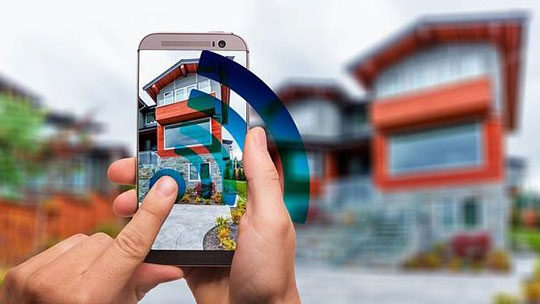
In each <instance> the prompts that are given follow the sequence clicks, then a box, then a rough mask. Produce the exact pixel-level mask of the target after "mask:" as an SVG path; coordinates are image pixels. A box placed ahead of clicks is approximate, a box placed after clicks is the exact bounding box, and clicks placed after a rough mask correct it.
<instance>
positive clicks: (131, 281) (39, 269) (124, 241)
mask: <svg viewBox="0 0 540 304" xmlns="http://www.w3.org/2000/svg"><path fill="white" fill-rule="evenodd" d="M176 192H177V185H176V182H175V181H174V180H173V179H172V178H170V177H163V178H161V179H160V180H159V181H158V182H157V183H156V185H155V186H154V187H153V188H152V189H151V190H150V192H149V193H148V195H147V196H146V198H145V200H144V203H143V204H142V207H141V208H140V209H139V210H138V211H137V212H136V213H134V217H133V219H132V220H131V221H130V222H129V223H128V224H127V225H126V226H125V227H124V229H123V230H122V231H121V232H120V234H119V235H118V236H117V237H116V238H115V239H112V238H111V237H109V236H108V235H106V234H104V233H96V234H94V235H91V236H86V235H83V234H77V235H74V236H72V237H70V238H68V239H66V240H64V241H62V242H60V243H58V244H56V245H55V246H53V247H51V248H49V249H47V250H45V251H44V252H42V253H40V254H38V255H36V256H35V257H33V258H31V259H29V260H28V261H26V262H24V263H23V264H21V265H19V266H17V267H15V268H13V269H11V270H10V271H9V272H8V274H7V275H6V277H5V280H4V283H3V288H2V290H1V291H0V303H2V304H11V303H17V304H20V303H83V304H84V303H136V302H138V301H139V300H140V299H141V298H142V297H143V296H144V294H145V293H146V292H147V291H149V290H150V289H152V288H153V287H155V286H156V285H158V284H159V283H162V282H166V281H171V280H176V279H179V278H181V277H182V275H183V272H182V270H181V269H180V268H178V267H174V266H166V265H154V264H146V263H142V262H143V260H144V258H145V257H146V255H147V254H148V252H149V250H150V248H151V246H152V243H153V242H154V239H155V237H156V236H157V234H158V232H159V229H160V228H161V225H162V224H163V221H164V220H165V218H166V217H167V215H168V214H169V212H170V210H171V207H172V204H173V202H174V200H175V198H176Z"/></svg>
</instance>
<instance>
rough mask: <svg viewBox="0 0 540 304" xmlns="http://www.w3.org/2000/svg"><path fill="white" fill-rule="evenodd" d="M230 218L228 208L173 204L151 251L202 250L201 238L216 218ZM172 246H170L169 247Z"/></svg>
mask: <svg viewBox="0 0 540 304" xmlns="http://www.w3.org/2000/svg"><path fill="white" fill-rule="evenodd" d="M220 216H223V217H230V216H231V212H230V208H229V207H228V206H223V205H188V204H185V205H184V204H175V205H173V209H172V210H171V213H170V214H169V217H168V218H167V220H166V221H165V223H164V224H163V226H162V227H161V230H160V231H159V234H158V236H157V238H156V241H155V242H154V245H153V246H152V249H161V250H175V249H183V250H202V249H203V238H204V235H205V234H206V232H208V230H210V229H212V227H214V226H215V223H216V218H217V217H220ZM171 245H172V246H171Z"/></svg>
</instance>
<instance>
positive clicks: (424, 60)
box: [0, 1, 540, 303]
mask: <svg viewBox="0 0 540 304" xmlns="http://www.w3.org/2000/svg"><path fill="white" fill-rule="evenodd" d="M200 8H203V9H202V10H201V13H196V14H193V13H192V12H193V10H195V9H200ZM539 9H540V3H537V2H533V1H490V2H489V6H486V4H485V3H484V2H480V1H478V2H475V1H451V2H436V1H407V2H402V1H376V2H375V1H331V2H330V1H324V2H323V1H320V2H312V1H310V2H307V1H295V2H294V3H291V2H290V1H265V2H254V1H215V2H209V3H205V4H204V5H202V3H201V2H182V1H152V2H151V3H150V2H148V1H146V2H144V1H130V2H127V1H126V2H120V1H116V2H110V1H109V2H105V1H93V2H91V3H90V2H85V3H76V2H73V1H58V2H43V1H41V2H37V1H36V2H28V1H16V2H7V3H3V4H2V18H0V34H1V37H2V42H1V47H0V284H1V278H2V276H3V275H4V274H5V272H6V271H7V269H9V268H10V267H12V266H13V265H16V264H17V263H20V262H22V261H24V260H25V259H27V258H28V257H30V256H32V255H33V254H35V253H37V252H39V251H41V250H43V249H45V248H47V247H49V246H51V245H53V244H55V243H56V242H58V241H59V240H61V239H63V238H65V237H67V236H69V235H72V234H74V233H77V232H83V233H93V232H96V231H104V232H106V233H108V234H110V235H113V236H114V235H116V233H118V231H119V229H121V227H122V225H123V224H124V223H123V222H122V220H120V219H118V218H116V217H115V216H114V214H112V210H111V202H112V199H113V198H114V197H115V195H116V194H117V193H118V192H119V191H123V190H125V188H122V187H118V186H114V185H111V184H110V183H109V182H108V181H107V179H106V169H107V167H108V165H109V164H110V163H111V162H112V161H113V160H115V159H118V158H121V157H127V156H133V155H134V154H135V151H136V135H137V134H136V132H137V131H136V130H137V127H136V124H137V116H136V112H135V101H136V92H137V91H136V76H137V75H136V64H137V56H136V49H137V45H138V42H139V41H140V39H142V37H144V36H145V35H146V34H148V33H151V32H163V31H216V30H221V31H231V32H234V33H236V34H239V35H240V36H242V37H243V38H244V39H246V41H247V43H248V45H249V47H250V52H251V53H250V61H251V69H252V70H253V71H254V72H255V73H256V74H257V75H258V76H259V77H261V78H262V79H263V80H265V81H266V82H267V83H268V84H269V85H271V86H272V87H273V88H274V89H275V90H276V92H277V93H278V94H279V95H280V97H281V99H282V101H283V102H284V103H285V104H286V106H287V107H288V109H289V111H290V112H291V115H292V116H293V118H294V120H295V122H296V123H297V125H298V128H299V130H300V132H301V134H302V137H303V140H304V145H305V148H306V150H307V154H308V162H309V166H310V178H311V206H310V212H309V218H308V223H307V224H306V225H298V226H297V277H298V285H299V289H300V294H301V296H302V299H303V300H304V302H306V303H396V302H400V303H456V302H457V303H522V302H523V303H525V302H532V303H534V302H535V301H536V302H538V301H540V266H537V264H536V259H537V254H539V253H540V156H539V155H540V141H538V140H537V138H538V135H537V133H536V132H537V131H538V130H539V128H540V119H538V115H539V114H538V113H540V104H539V103H538V102H537V101H536V96H538V95H539V94H540V88H539V87H538V86H537V85H536V84H537V83H538V82H539V81H540V61H539V59H538V58H537V56H534V54H537V53H538V52H539V51H540V41H538V40H537V39H536V37H538V36H539V34H540V25H539V24H538V21H537V19H536V17H535V16H536V13H537V11H538V10H539ZM130 113H132V114H133V115H131V114H130ZM259 123H260V122H258V121H254V122H252V125H256V124H259ZM297 153H298V152H297V150H295V147H290V149H289V150H288V151H287V153H283V154H282V155H276V154H274V157H275V160H276V162H278V161H279V162H280V163H281V164H282V165H283V167H284V168H285V170H284V171H285V174H291V175H292V176H293V177H294V176H298V177H302V175H303V174H305V172H299V171H298V170H295V168H296V166H295V159H296V158H297ZM458 296H459V300H456V297H458ZM143 302H145V303H178V302H180V303H184V302H188V303H189V302H193V298H192V297H191V295H190V294H189V291H188V289H187V287H186V285H185V282H184V281H177V282H171V283H167V284H163V285H161V286H159V287H158V288H156V289H155V290H153V291H152V292H150V293H149V294H148V295H147V296H146V297H145V299H144V300H143Z"/></svg>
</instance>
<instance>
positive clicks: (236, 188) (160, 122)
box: [137, 32, 249, 266]
mask: <svg viewBox="0 0 540 304" xmlns="http://www.w3.org/2000/svg"><path fill="white" fill-rule="evenodd" d="M205 50H206V51H211V52H215V53H217V54H219V55H222V56H224V57H226V58H228V59H229V60H233V61H234V62H236V63H238V64H240V65H242V66H244V67H246V68H247V67H248V62H249V57H248V56H249V52H248V48H247V45H246V43H245V42H244V40H243V39H242V38H240V37H239V36H237V35H234V34H232V33H221V32H219V33H166V34H165V33H163V34H161V33H160V34H151V35H148V36H146V37H144V38H143V39H142V41H141V42H140V45H139V49H138V77H137V96H138V98H137V124H138V125H137V140H138V143H137V149H138V151H137V164H138V168H137V192H138V203H139V206H140V204H144V198H145V196H146V194H147V192H148V191H149V189H151V187H152V186H153V185H154V183H155V182H156V181H157V180H158V179H159V178H160V177H162V176H165V175H167V176H170V177H172V178H174V180H175V181H176V182H177V184H178V189H179V190H178V196H177V198H176V202H175V204H174V205H173V208H172V210H171V212H170V214H169V216H168V218H167V219H166V220H165V223H164V224H163V226H162V228H161V230H160V232H159V234H158V236H157V238H156V240H155V242H154V244H153V246H152V250H151V251H150V253H149V254H148V256H147V258H146V261H147V262H151V263H159V264H170V265H184V266H227V265H230V264H231V261H232V257H233V254H234V250H235V248H236V238H237V235H238V222H239V220H240V218H241V217H242V215H243V214H244V212H245V208H246V197H247V193H246V192H247V185H246V179H245V175H244V172H243V164H242V151H243V146H242V145H243V143H241V142H239V140H238V138H235V137H234V136H233V135H231V134H235V136H236V137H238V136H237V134H241V133H238V132H243V134H244V135H245V132H247V125H248V123H247V122H248V104H247V102H246V101H245V100H244V99H242V97H240V96H239V95H237V94H236V93H235V92H233V91H232V90H231V89H230V88H228V87H227V86H226V85H225V84H223V83H220V82H219V81H216V80H213V79H210V78H207V77H204V76H203V75H201V74H202V73H198V71H199V70H198V68H199V60H200V57H201V53H202V52H203V51H205ZM233 120H236V123H232V121H233ZM238 120H243V122H244V123H243V124H242V123H238ZM231 128H242V130H232V129H231Z"/></svg>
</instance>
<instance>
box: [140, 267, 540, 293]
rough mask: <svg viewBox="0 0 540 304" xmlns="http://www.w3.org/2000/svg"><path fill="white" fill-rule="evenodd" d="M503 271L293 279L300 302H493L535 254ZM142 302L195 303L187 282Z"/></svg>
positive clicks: (321, 274)
mask: <svg viewBox="0 0 540 304" xmlns="http://www.w3.org/2000/svg"><path fill="white" fill-rule="evenodd" d="M514 265H515V267H514V270H513V271H512V272H511V273H509V274H506V275H502V274H492V273H479V274H451V273H447V272H434V273H403V272H391V271H375V270H372V269H371V270H366V269H360V268H351V267H348V268H347V267H340V268H336V267H329V266H328V265H316V264H307V263H306V264H302V263H300V264H299V265H298V266H297V280H298V288H299V290H300V295H301V297H302V302H303V303H315V304H318V303H321V304H328V303H332V304H334V303H335V304H341V303H360V304H361V303H366V304H373V303H377V304H395V303H400V304H409V303H410V304H413V303H414V304H455V303H460V304H469V303H470V304H481V303H491V302H492V299H493V296H494V295H495V294H496V293H498V292H511V293H515V294H518V293H519V292H520V282H521V280H522V279H523V278H524V277H525V276H526V275H528V274H530V273H531V271H532V268H533V265H534V258H533V257H521V258H517V259H514ZM142 303H163V304H167V303H194V300H193V297H192V296H191V293H190V292H189V290H188V289H187V286H186V284H185V281H183V280H180V281H176V282H170V283H166V284H162V285H160V286H158V287H157V288H156V289H154V290H152V291H151V292H150V293H148V294H147V295H146V297H145V298H144V299H143V301H142Z"/></svg>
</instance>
